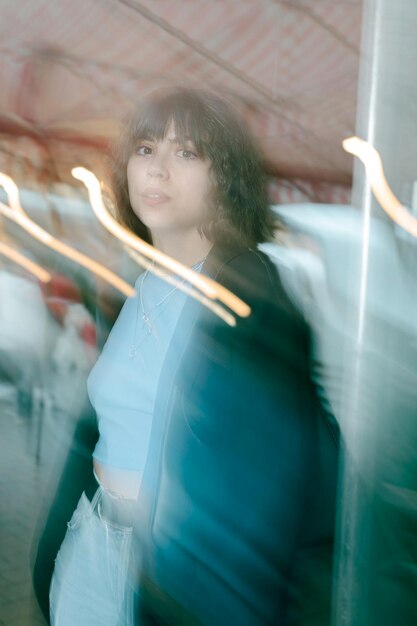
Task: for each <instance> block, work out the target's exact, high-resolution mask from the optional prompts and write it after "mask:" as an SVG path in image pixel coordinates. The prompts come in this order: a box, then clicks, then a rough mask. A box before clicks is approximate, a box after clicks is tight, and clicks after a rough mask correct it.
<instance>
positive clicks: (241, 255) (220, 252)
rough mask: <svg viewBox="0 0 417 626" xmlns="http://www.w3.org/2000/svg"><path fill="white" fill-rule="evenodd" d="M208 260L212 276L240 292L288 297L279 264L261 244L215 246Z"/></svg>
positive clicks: (272, 298) (256, 295)
mask: <svg viewBox="0 0 417 626" xmlns="http://www.w3.org/2000/svg"><path fill="white" fill-rule="evenodd" d="M207 262H208V263H207V266H208V274H209V276H210V277H211V278H213V279H214V280H216V281H218V282H219V283H221V284H222V285H224V286H225V287H227V288H228V289H230V290H231V291H233V292H234V293H236V295H241V294H245V295H247V296H249V297H250V298H251V299H252V298H257V299H259V298H260V299H262V300H265V299H267V300H272V301H277V299H278V300H279V301H281V302H282V301H283V300H287V295H286V292H285V290H284V288H283V286H282V282H281V279H280V275H279V272H278V269H277V267H276V265H275V264H274V263H273V262H272V261H271V260H270V258H269V257H268V256H267V255H266V254H265V253H264V252H262V251H261V250H258V249H257V248H248V247H243V246H240V247H239V246H228V247H218V246H215V247H214V248H213V250H212V252H211V253H210V255H209V258H208V259H207Z"/></svg>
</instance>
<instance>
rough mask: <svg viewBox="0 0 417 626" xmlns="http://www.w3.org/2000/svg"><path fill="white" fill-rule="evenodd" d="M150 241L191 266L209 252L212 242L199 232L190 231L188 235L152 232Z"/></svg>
mask: <svg viewBox="0 0 417 626" xmlns="http://www.w3.org/2000/svg"><path fill="white" fill-rule="evenodd" d="M152 242H153V245H154V246H155V248H158V250H161V252H164V253H165V254H168V255H169V256H171V257H172V258H174V259H176V260H177V261H180V262H181V263H183V264H184V265H188V266H190V267H191V266H192V265H194V264H195V263H198V261H201V259H204V257H206V256H207V255H208V253H209V252H210V250H211V248H212V246H213V244H212V243H211V241H209V240H208V239H206V237H204V236H202V235H200V233H198V232H195V233H191V234H190V235H189V236H186V235H184V233H180V234H179V235H178V236H176V235H175V234H173V233H169V236H167V235H165V234H164V235H161V234H160V233H157V234H154V233H152Z"/></svg>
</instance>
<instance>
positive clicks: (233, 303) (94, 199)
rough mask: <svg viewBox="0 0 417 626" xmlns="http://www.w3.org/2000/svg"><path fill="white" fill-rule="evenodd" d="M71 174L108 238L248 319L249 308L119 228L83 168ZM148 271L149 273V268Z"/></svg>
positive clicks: (212, 282)
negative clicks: (82, 189)
mask: <svg viewBox="0 0 417 626" xmlns="http://www.w3.org/2000/svg"><path fill="white" fill-rule="evenodd" d="M71 173H72V175H73V176H74V178H77V179H78V180H80V181H82V182H83V183H84V185H85V186H86V187H87V190H88V195H89V198H90V203H91V206H92V208H93V211H94V213H95V215H96V216H97V218H98V220H99V221H100V222H101V223H102V224H103V226H104V227H105V228H106V229H107V230H108V231H109V232H110V233H112V235H114V236H115V237H117V238H118V239H120V241H122V242H123V243H125V244H127V245H128V246H130V247H132V248H134V249H135V250H136V251H137V252H139V254H140V255H144V256H145V257H148V258H149V259H151V260H153V261H155V262H156V263H159V264H160V265H162V266H163V267H165V269H167V270H169V271H170V272H173V273H175V274H178V275H179V276H180V277H181V278H183V279H184V280H186V281H187V282H189V283H190V284H191V285H193V286H194V287H196V288H197V289H199V290H200V291H202V292H203V294H204V295H205V296H206V297H207V298H210V299H211V300H214V299H217V300H221V301H222V302H223V303H224V304H226V306H227V307H228V308H229V309H231V310H232V311H233V312H234V313H236V314H237V315H239V316H240V317H248V316H249V315H250V312H251V309H250V307H249V306H248V305H247V304H246V303H245V302H243V301H242V300H241V299H240V298H238V297H237V296H235V295H234V294H233V293H232V292H231V291H229V290H228V289H226V288H225V287H223V286H222V285H219V284H218V283H216V281H214V280H212V279H211V278H208V277H207V276H200V275H199V274H197V273H196V272H194V271H193V270H192V269H190V268H189V267H187V266H186V265H183V264H182V263H180V262H179V261H176V260H175V259H173V258H171V257H170V256H168V255H166V254H164V253H163V252H161V251H159V250H157V249H156V248H154V247H153V246H151V245H150V244H148V243H146V242H145V241H143V240H142V239H140V238H139V237H137V236H136V235H134V234H133V233H132V232H131V231H130V230H128V229H127V228H125V227H124V226H122V225H121V224H119V223H118V222H117V221H116V220H115V219H114V218H113V217H112V216H111V215H110V213H109V212H108V210H107V209H106V207H105V205H104V202H103V198H102V195H101V188H100V182H99V181H98V179H97V178H96V176H95V175H94V174H93V173H92V172H90V171H89V170H87V169H86V168H84V167H75V168H73V169H72V170H71ZM149 269H150V271H152V269H151V268H149Z"/></svg>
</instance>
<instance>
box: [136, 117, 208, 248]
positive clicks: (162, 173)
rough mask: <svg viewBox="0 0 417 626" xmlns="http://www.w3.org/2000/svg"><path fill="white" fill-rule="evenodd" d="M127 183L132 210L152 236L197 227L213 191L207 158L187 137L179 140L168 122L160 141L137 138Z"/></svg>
mask: <svg viewBox="0 0 417 626" xmlns="http://www.w3.org/2000/svg"><path fill="white" fill-rule="evenodd" d="M127 182H128V188H129V198H130V203H131V205H132V208H133V211H134V212H135V214H136V215H137V216H138V218H139V219H140V220H141V222H142V223H143V224H145V226H147V227H148V228H149V230H150V231H151V234H152V235H153V236H155V235H158V234H160V235H163V234H169V233H173V234H175V235H179V234H181V233H182V232H184V233H186V232H187V233H189V232H190V231H192V230H197V229H198V227H199V225H200V224H201V222H202V221H203V220H204V218H205V217H206V215H207V213H208V211H209V207H210V203H211V201H212V197H213V190H214V185H213V181H212V176H211V174H210V161H208V160H207V159H202V158H201V157H199V156H198V155H197V153H196V151H195V147H194V145H193V144H192V142H191V141H190V140H187V141H185V142H179V140H178V139H177V137H176V133H175V127H174V124H173V123H172V122H171V124H170V125H169V126H168V130H167V133H166V135H165V137H164V138H163V139H162V140H161V141H156V140H152V139H145V140H143V141H138V143H137V147H136V149H135V152H134V153H133V154H132V156H131V157H130V159H129V161H128V164H127Z"/></svg>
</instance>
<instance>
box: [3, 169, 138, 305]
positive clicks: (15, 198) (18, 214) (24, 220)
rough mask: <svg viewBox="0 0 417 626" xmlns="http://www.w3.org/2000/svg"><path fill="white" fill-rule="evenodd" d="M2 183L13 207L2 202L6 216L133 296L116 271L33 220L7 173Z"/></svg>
mask: <svg viewBox="0 0 417 626" xmlns="http://www.w3.org/2000/svg"><path fill="white" fill-rule="evenodd" d="M0 185H2V187H4V189H5V191H6V193H7V195H8V198H9V201H10V203H11V205H12V206H13V208H10V207H9V206H7V205H6V204H3V202H0V213H2V214H3V215H4V216H5V217H7V218H8V219H10V220H12V221H13V222H15V223H16V224H18V225H19V226H20V227H21V228H23V229H24V230H25V231H26V232H27V233H29V234H30V235H31V236H32V237H34V238H35V239H37V240H38V241H40V242H42V243H43V244H45V245H46V246H48V247H49V248H51V249H52V250H55V251H56V252H58V253H59V254H62V255H63V256H66V257H68V258H69V259H71V260H72V261H75V262H76V263H78V264H79V265H82V266H83V267H85V268H86V269H88V270H89V271H91V272H93V273H94V274H96V276H99V277H100V278H102V279H103V280H105V281H106V282H107V283H109V284H110V285H112V286H113V287H115V288H116V289H118V290H119V291H120V292H121V293H123V294H124V295H125V296H131V295H133V294H134V293H135V289H134V288H133V287H132V285H130V284H129V283H127V282H126V281H124V280H123V279H122V278H120V277H119V276H117V274H115V273H114V272H112V271H110V270H108V269H107V268H106V267H104V266H103V265H101V263H98V262H97V261H94V259H91V258H90V257H89V256H87V255H86V254H83V253H82V252H79V251H78V250H75V249H74V248H72V247H71V246H69V245H68V244H65V243H62V242H61V241H59V240H58V239H56V238H55V237H53V236H52V235H50V234H49V233H48V232H47V231H46V230H44V229H43V228H41V227H40V226H38V225H37V224H36V223H35V222H34V221H33V220H31V219H30V218H29V217H28V216H27V215H26V213H25V211H24V210H23V209H22V207H21V205H20V201H19V193H18V190H17V187H16V185H15V183H14V181H13V180H12V179H11V178H10V177H9V176H6V174H3V173H2V172H0Z"/></svg>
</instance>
